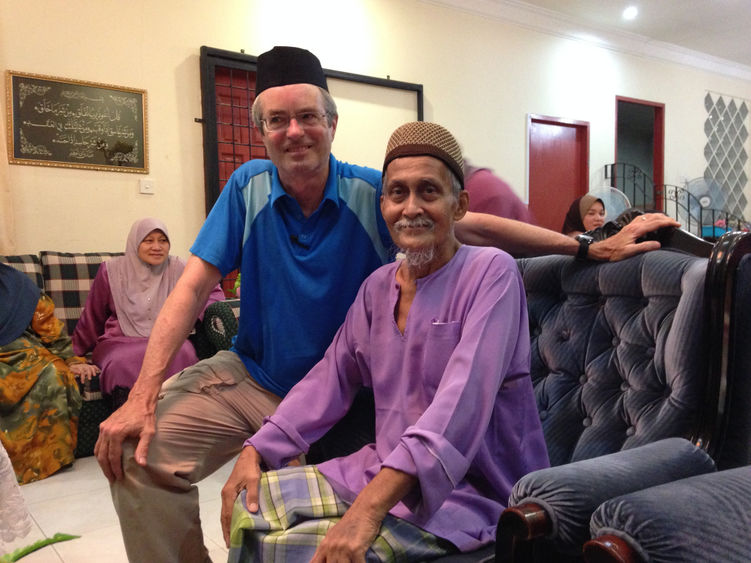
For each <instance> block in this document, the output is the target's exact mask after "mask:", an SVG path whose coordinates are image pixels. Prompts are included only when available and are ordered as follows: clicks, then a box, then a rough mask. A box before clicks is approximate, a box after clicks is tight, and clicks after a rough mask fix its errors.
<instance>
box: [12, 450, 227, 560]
mask: <svg viewBox="0 0 751 563" xmlns="http://www.w3.org/2000/svg"><path fill="white" fill-rule="evenodd" d="M233 465H234V460H232V461H231V462H229V463H228V464H227V465H225V466H224V467H222V468H221V469H220V470H219V471H217V472H216V473H214V474H213V475H211V476H210V477H208V478H207V479H205V480H204V481H202V482H201V483H199V485H198V489H199V497H200V499H201V500H200V503H201V505H200V506H201V522H202V523H203V535H204V540H205V542H206V546H207V547H208V548H209V555H210V556H211V559H212V560H213V561H214V562H215V563H217V562H219V561H226V560H227V549H226V548H225V547H224V540H223V539H222V529H221V526H220V524H219V511H220V509H221V500H220V497H219V493H220V490H221V488H222V486H223V485H224V482H225V481H226V480H227V477H228V476H229V473H230V471H231V470H232V467H233ZM21 492H22V493H23V496H24V499H25V500H26V505H27V507H28V508H29V512H30V513H31V516H32V520H33V527H32V530H31V532H30V533H29V534H28V535H27V536H26V537H23V538H20V539H16V540H15V541H14V542H12V543H11V544H3V545H0V555H1V554H4V553H6V552H12V551H13V550H14V549H17V548H19V547H24V546H26V545H29V544H31V543H34V542H35V541H37V540H40V539H44V538H46V537H51V536H53V535H54V534H56V533H58V532H63V533H67V534H72V535H78V536H81V537H80V538H77V539H74V540H70V541H65V542H60V543H55V544H52V545H48V546H46V547H43V548H42V549H40V550H38V551H35V552H34V553H31V554H29V555H27V556H26V557H24V558H23V559H21V562H22V563H60V562H64V563H88V562H94V561H97V562H99V561H108V562H109V563H121V562H122V563H125V562H127V561H128V558H127V557H126V556H125V547H124V546H123V540H122V536H121V535H120V524H119V522H118V520H117V514H116V513H115V509H114V507H113V506H112V498H111V497H110V490H109V485H108V484H107V479H106V478H105V477H104V474H103V473H102V472H101V470H100V469H99V465H98V464H97V462H96V459H95V458H94V457H85V458H81V459H77V460H76V461H75V463H74V464H73V467H71V468H69V469H65V470H63V471H60V472H58V473H56V474H55V475H52V476H51V477H48V478H47V479H43V480H42V481H37V482H35V483H29V484H28V485H23V486H22V487H21Z"/></svg>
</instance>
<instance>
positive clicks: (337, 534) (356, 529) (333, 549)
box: [311, 505, 382, 563]
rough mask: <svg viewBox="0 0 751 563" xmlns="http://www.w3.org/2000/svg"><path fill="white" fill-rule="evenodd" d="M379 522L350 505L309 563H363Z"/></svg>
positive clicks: (376, 518)
mask: <svg viewBox="0 0 751 563" xmlns="http://www.w3.org/2000/svg"><path fill="white" fill-rule="evenodd" d="M381 522H382V520H381V519H379V518H378V517H377V516H375V515H374V514H371V513H368V512H366V511H360V510H358V509H357V506H356V505H352V506H351V507H350V508H349V509H348V510H347V512H345V513H344V516H342V519H341V520H340V521H339V522H337V523H336V525H335V526H334V527H333V528H331V529H330V530H329V531H328V532H327V533H326V536H325V537H324V538H323V541H322V542H321V544H320V545H319V546H318V549H317V550H316V552H315V555H314V556H313V559H311V563H324V562H326V561H352V562H356V563H365V554H366V553H367V551H368V548H369V547H370V546H371V544H372V543H373V541H374V540H375V538H376V536H377V535H378V531H379V530H380V529H381Z"/></svg>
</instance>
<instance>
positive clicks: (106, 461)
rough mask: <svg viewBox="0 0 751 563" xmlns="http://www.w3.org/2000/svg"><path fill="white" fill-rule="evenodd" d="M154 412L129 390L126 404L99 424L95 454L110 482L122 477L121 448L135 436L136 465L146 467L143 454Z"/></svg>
mask: <svg viewBox="0 0 751 563" xmlns="http://www.w3.org/2000/svg"><path fill="white" fill-rule="evenodd" d="M154 410H155V409H154V406H149V404H148V403H147V402H146V401H143V400H140V398H139V397H134V396H133V392H132V391H131V396H130V397H128V400H127V401H126V402H125V404H124V405H123V406H121V407H120V408H119V409H117V410H116V411H115V412H114V413H112V415H110V417H109V418H108V419H107V420H105V421H104V422H102V423H101V424H100V425H99V439H97V441H96V445H95V446H94V455H95V456H96V459H97V461H98V462H99V466H100V467H101V468H102V471H103V472H104V474H105V476H106V477H107V479H108V480H109V481H110V483H112V482H113V481H116V480H118V479H122V477H123V463H122V457H123V449H122V447H123V442H124V441H125V439H126V438H129V437H138V445H137V447H136V453H135V457H136V462H137V463H138V464H139V465H146V455H147V453H148V450H149V444H150V443H151V439H152V438H153V436H154V432H155V425H156V416H155V414H154Z"/></svg>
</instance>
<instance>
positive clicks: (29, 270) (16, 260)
mask: <svg viewBox="0 0 751 563" xmlns="http://www.w3.org/2000/svg"><path fill="white" fill-rule="evenodd" d="M0 262H2V263H4V264H8V265H9V266H13V267H14V268H15V269H16V270H19V271H21V272H23V273H24V274H26V275H27V276H29V277H30V278H31V280H32V281H33V282H34V283H35V284H36V285H37V287H38V288H39V289H44V278H43V277H42V263H41V262H40V260H39V256H38V255H37V254H16V255H14V256H2V255H0Z"/></svg>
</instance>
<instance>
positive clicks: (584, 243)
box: [575, 233, 595, 260]
mask: <svg viewBox="0 0 751 563" xmlns="http://www.w3.org/2000/svg"><path fill="white" fill-rule="evenodd" d="M575 238H576V240H578V241H579V250H578V251H577V252H576V259H577V260H586V259H587V253H588V252H589V245H590V244H592V243H593V242H594V241H595V239H594V238H592V237H591V236H589V235H588V234H585V233H582V234H580V235H576V237H575Z"/></svg>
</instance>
